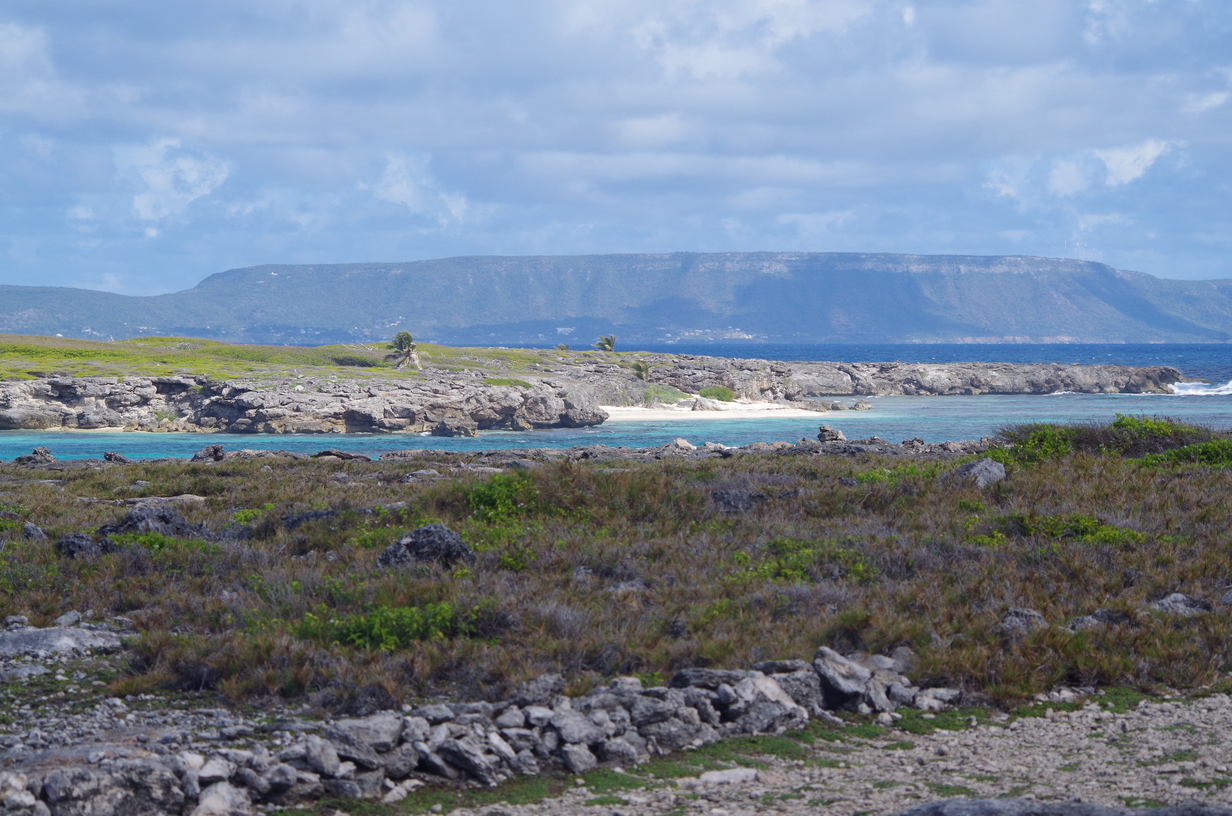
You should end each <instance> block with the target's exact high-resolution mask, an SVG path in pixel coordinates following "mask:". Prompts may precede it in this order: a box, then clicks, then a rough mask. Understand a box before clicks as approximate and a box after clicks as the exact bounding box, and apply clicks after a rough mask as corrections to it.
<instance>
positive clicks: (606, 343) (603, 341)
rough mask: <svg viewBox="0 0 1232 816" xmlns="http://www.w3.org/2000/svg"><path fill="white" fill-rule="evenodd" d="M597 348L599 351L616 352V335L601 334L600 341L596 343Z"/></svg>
mask: <svg viewBox="0 0 1232 816" xmlns="http://www.w3.org/2000/svg"><path fill="white" fill-rule="evenodd" d="M595 348H597V349H599V351H615V350H616V335H614V334H601V335H599V339H598V340H596V341H595Z"/></svg>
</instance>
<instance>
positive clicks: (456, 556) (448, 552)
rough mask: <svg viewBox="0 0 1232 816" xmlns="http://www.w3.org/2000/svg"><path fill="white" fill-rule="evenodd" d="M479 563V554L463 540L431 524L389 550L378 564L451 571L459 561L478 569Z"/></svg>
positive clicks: (408, 535)
mask: <svg viewBox="0 0 1232 816" xmlns="http://www.w3.org/2000/svg"><path fill="white" fill-rule="evenodd" d="M475 560H476V556H475V551H474V550H472V549H471V548H470V547H469V546H468V545H467V543H466V542H465V541H463V540H462V536H460V535H458V534H457V533H455V532H454V531H453V530H450V529H449V528H448V527H446V526H445V525H444V524H427V525H424V526H423V527H420V528H419V529H417V530H414V531H412V532H410V533H408V534H407V535H404V536H402V537H401V538H399V539H398V540H397V541H395V542H394V543H393V544H390V545H389V546H388V547H386V548H385V550H384V552H382V553H381V554H380V555H379V556H378V557H377V560H376V563H377V566H379V567H386V568H388V567H405V566H412V565H416V564H428V563H438V564H441V565H442V566H446V567H450V566H453V565H454V564H455V563H457V562H459V561H461V562H464V563H466V564H468V565H474V563H475Z"/></svg>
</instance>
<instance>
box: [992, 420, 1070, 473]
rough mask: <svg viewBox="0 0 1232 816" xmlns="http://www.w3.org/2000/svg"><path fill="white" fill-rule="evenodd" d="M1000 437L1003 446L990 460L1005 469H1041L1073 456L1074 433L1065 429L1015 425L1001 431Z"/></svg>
mask: <svg viewBox="0 0 1232 816" xmlns="http://www.w3.org/2000/svg"><path fill="white" fill-rule="evenodd" d="M997 437H998V439H999V441H1001V442H1002V443H1004V444H1003V445H1001V446H997V447H994V448H993V449H992V450H990V451H988V456H989V458H991V459H995V460H996V461H998V462H1000V463H1001V464H1003V465H1010V464H1016V465H1038V464H1040V463H1041V462H1046V461H1048V460H1049V459H1060V458H1062V457H1064V456H1068V455H1070V454H1071V453H1073V452H1074V445H1073V434H1072V429H1071V428H1069V427H1067V426H1065V425H1049V424H1038V423H1037V424H1030V425H1015V426H1012V427H1009V428H1002V429H1001V430H1000V431H998V432H997Z"/></svg>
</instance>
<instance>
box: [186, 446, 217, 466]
mask: <svg viewBox="0 0 1232 816" xmlns="http://www.w3.org/2000/svg"><path fill="white" fill-rule="evenodd" d="M226 455H227V452H226V450H225V449H224V448H223V446H222V445H218V444H214V445H206V446H205V447H204V448H202V449H201V450H199V451H197V452H196V453H194V454H193V456H192V459H190V460H188V461H190V462H221V461H222V460H223V459H225V458H226Z"/></svg>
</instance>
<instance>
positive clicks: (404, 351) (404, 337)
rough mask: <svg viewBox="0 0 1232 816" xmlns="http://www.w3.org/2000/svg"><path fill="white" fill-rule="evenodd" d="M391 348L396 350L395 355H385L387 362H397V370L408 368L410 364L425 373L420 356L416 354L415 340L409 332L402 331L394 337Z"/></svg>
mask: <svg viewBox="0 0 1232 816" xmlns="http://www.w3.org/2000/svg"><path fill="white" fill-rule="evenodd" d="M389 347H390V348H391V349H393V350H394V352H393V354H387V355H385V359H386V360H397V361H398V364H397V366H396V368H406V367H407V365H408V364H410V363H414V364H415V368H417V369H419V370H420V371H423V365H421V364H420V362H419V354H418V353H416V351H415V348H416V345H415V338H414V337H411V333H410V332H409V331H400V332H398V333H397V334H395V335H394V339H393V341H392V342H390V344H389Z"/></svg>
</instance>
